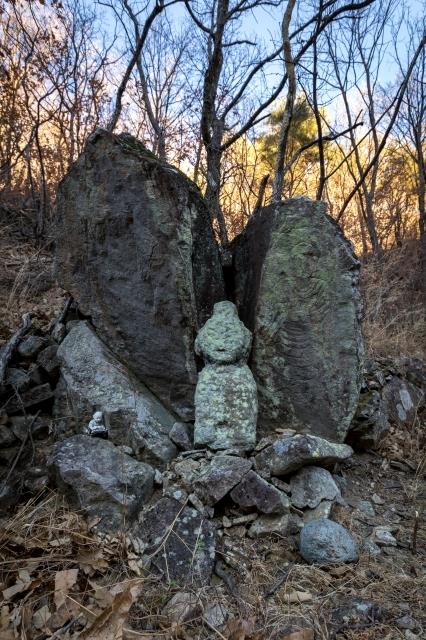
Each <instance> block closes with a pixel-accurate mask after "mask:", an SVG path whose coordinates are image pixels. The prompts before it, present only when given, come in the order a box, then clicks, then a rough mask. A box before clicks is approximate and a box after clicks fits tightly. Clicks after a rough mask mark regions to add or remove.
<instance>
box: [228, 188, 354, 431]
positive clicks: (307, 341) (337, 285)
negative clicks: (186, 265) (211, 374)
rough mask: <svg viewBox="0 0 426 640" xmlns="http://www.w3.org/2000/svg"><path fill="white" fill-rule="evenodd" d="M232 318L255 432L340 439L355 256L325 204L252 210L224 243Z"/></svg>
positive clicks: (348, 381)
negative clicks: (242, 342)
mask: <svg viewBox="0 0 426 640" xmlns="http://www.w3.org/2000/svg"><path fill="white" fill-rule="evenodd" d="M234 258H235V289H236V291H235V293H236V301H237V307H238V311H239V315H240V318H241V320H242V321H243V322H244V324H245V325H246V326H247V327H248V329H250V330H251V331H252V332H253V350H252V356H251V363H252V371H253V374H254V377H255V379H256V382H257V385H258V393H259V416H260V422H259V429H260V431H261V432H270V431H272V430H273V429H275V428H277V427H283V426H288V427H292V428H295V429H296V430H297V431H299V432H308V433H312V434H314V435H318V436H322V437H324V438H328V439H329V440H333V441H337V442H342V441H343V440H344V439H345V436H346V433H347V430H348V428H349V425H350V422H351V420H352V417H353V415H354V413H355V410H356V407H357V404H358V396H359V390H360V387H361V360H362V354H363V343H362V336H361V326H360V296H359V292H358V279H359V262H358V260H357V259H356V257H355V256H354V254H353V251H352V248H351V245H350V243H349V242H348V241H347V240H346V239H345V238H344V236H343V235H342V233H341V231H340V229H339V227H338V225H337V224H336V223H335V222H334V221H333V220H332V219H331V218H330V217H329V216H327V215H326V213H325V204H324V203H322V202H312V201H310V200H308V199H306V198H297V199H293V200H288V201H286V202H284V203H281V204H279V205H270V206H269V207H266V208H264V209H262V210H260V211H259V212H258V213H256V214H255V215H254V216H253V217H252V218H251V220H250V221H249V223H248V225H247V227H246V229H245V230H244V232H243V233H242V234H241V235H240V236H239V237H238V238H237V239H236V241H235V242H234Z"/></svg>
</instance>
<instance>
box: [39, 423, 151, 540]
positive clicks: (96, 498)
mask: <svg viewBox="0 0 426 640" xmlns="http://www.w3.org/2000/svg"><path fill="white" fill-rule="evenodd" d="M50 466H51V471H52V474H53V476H54V479H55V481H56V484H57V486H58V487H59V488H60V489H61V490H63V491H65V492H66V493H67V494H68V495H69V496H70V498H71V500H72V501H73V503H74V505H75V506H76V507H77V508H79V509H82V510H83V511H84V512H85V513H86V514H87V515H88V516H89V517H91V518H93V517H95V518H100V521H99V523H98V524H97V526H98V527H99V529H100V530H104V531H117V530H119V529H121V528H123V527H125V526H126V525H129V523H131V522H132V521H134V520H136V518H137V516H138V513H139V511H140V509H141V508H142V505H143V504H145V503H146V502H147V501H148V500H149V498H150V497H151V495H152V492H153V482H154V470H153V468H152V467H150V466H149V465H148V464H145V463H143V462H137V461H136V460H134V459H133V458H130V457H129V456H127V455H125V454H123V453H122V452H120V451H118V450H117V449H116V448H115V447H114V445H113V444H112V443H111V442H108V441H107V440H99V439H97V438H90V437H89V436H83V435H78V436H73V437H72V438H69V439H68V440H63V441H62V442H58V443H57V444H56V447H55V450H54V453H53V455H52V459H51V462H50Z"/></svg>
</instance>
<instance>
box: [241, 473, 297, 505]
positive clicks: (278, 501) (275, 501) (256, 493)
mask: <svg viewBox="0 0 426 640" xmlns="http://www.w3.org/2000/svg"><path fill="white" fill-rule="evenodd" d="M230 495H231V498H232V500H233V501H234V502H236V503H237V504H238V505H239V506H240V507H243V509H252V508H255V509H257V510H258V511H260V512H261V513H267V514H278V513H286V512H287V511H288V510H289V508H290V500H289V499H288V497H287V496H286V495H285V494H284V493H282V491H279V490H278V489H277V488H276V487H274V486H273V485H272V484H269V482H266V480H264V479H263V478H261V477H260V476H259V475H258V474H257V473H255V471H249V472H248V473H247V474H246V475H245V476H244V478H243V479H242V480H241V482H239V483H238V484H237V486H236V487H234V489H232V491H231V494H230Z"/></svg>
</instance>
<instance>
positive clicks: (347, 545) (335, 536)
mask: <svg viewBox="0 0 426 640" xmlns="http://www.w3.org/2000/svg"><path fill="white" fill-rule="evenodd" d="M299 550H300V555H301V556H302V558H304V560H306V562H312V563H315V564H338V563H341V562H356V561H357V560H358V545H357V543H356V540H355V538H354V537H353V536H352V534H351V533H350V532H349V531H348V530H347V529H345V527H342V525H341V524H338V523H337V522H333V521H332V520H327V519H325V518H323V519H319V520H312V521H311V522H308V523H307V524H305V526H304V527H303V529H302V531H301V533H300V546H299Z"/></svg>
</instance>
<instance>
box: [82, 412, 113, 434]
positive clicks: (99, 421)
mask: <svg viewBox="0 0 426 640" xmlns="http://www.w3.org/2000/svg"><path fill="white" fill-rule="evenodd" d="M86 433H87V435H88V436H92V438H104V439H106V438H108V429H107V428H106V426H105V425H104V422H103V414H102V411H95V413H94V414H93V418H92V419H91V421H90V422H89V424H88V425H87V427H86Z"/></svg>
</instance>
